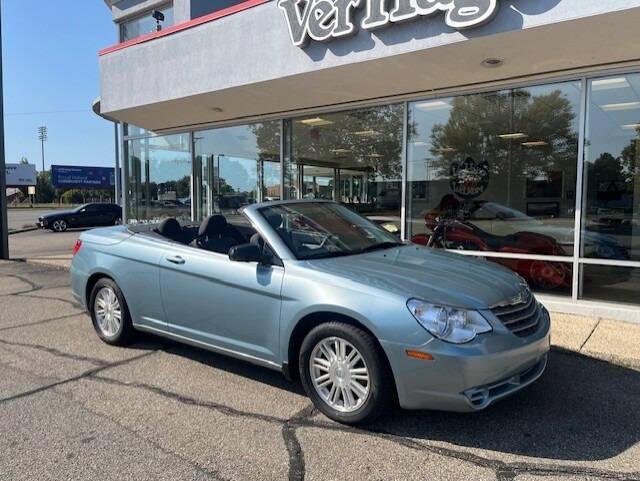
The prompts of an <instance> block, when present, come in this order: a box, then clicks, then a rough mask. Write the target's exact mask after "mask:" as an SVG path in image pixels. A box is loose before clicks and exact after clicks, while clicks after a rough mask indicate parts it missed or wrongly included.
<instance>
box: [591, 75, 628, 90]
mask: <svg viewBox="0 0 640 481" xmlns="http://www.w3.org/2000/svg"><path fill="white" fill-rule="evenodd" d="M624 87H629V81H628V80H627V79H626V77H616V78H605V79H600V80H594V81H593V82H591V88H592V89H593V90H594V91H597V90H609V89H621V88H624Z"/></svg>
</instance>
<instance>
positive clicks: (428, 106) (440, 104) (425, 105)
mask: <svg viewBox="0 0 640 481" xmlns="http://www.w3.org/2000/svg"><path fill="white" fill-rule="evenodd" d="M416 108H417V109H418V110H424V111H426V112H430V111H432V110H445V109H450V108H451V104H449V103H447V102H445V101H444V100H432V101H429V102H421V103H419V104H416Z"/></svg>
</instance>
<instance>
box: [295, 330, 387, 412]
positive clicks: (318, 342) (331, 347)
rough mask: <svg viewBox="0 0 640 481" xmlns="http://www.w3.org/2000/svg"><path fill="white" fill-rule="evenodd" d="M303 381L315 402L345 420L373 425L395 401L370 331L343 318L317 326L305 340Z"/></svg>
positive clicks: (318, 406) (379, 351) (383, 363)
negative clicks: (348, 322)
mask: <svg viewBox="0 0 640 481" xmlns="http://www.w3.org/2000/svg"><path fill="white" fill-rule="evenodd" d="M298 365H299V369H300V379H301V380H302V384H303V386H304V389H305V391H306V392H307V395H308V396H309V398H311V400H312V401H313V403H314V405H315V406H316V407H317V408H318V409H319V410H320V411H321V412H322V413H323V414H324V415H325V416H327V417H328V418H330V419H333V420H334V421H338V422H340V423H345V424H361V423H369V422H372V421H374V420H375V419H376V418H378V417H379V416H380V415H381V414H383V413H384V412H385V411H386V410H387V408H388V407H389V406H390V405H391V401H392V399H393V393H394V385H393V376H392V374H391V372H390V369H389V367H388V365H387V362H386V359H385V358H384V354H383V353H382V351H381V349H380V347H379V346H378V344H377V343H376V341H375V339H374V338H373V337H372V336H371V335H370V334H368V333H367V332H365V331H363V330H362V329H359V328H357V327H355V326H352V325H349V324H345V323H342V322H329V323H326V324H321V325H319V326H317V327H315V328H314V329H312V330H311V331H310V332H309V334H307V336H306V337H305V339H304V341H303V342H302V346H301V349H300V359H299V363H298Z"/></svg>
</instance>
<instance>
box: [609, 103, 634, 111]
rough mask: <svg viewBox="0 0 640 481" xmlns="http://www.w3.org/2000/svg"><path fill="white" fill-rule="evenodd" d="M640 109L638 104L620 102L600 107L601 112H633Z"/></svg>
mask: <svg viewBox="0 0 640 481" xmlns="http://www.w3.org/2000/svg"><path fill="white" fill-rule="evenodd" d="M638 108H640V102H622V103H619V104H605V105H603V106H602V110H606V111H607V112H610V111H616V110H635V109H638Z"/></svg>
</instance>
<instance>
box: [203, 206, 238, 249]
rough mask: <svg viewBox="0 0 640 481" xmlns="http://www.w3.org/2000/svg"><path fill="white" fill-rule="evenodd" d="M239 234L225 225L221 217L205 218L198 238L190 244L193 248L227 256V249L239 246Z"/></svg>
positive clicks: (231, 227) (225, 222) (224, 220)
mask: <svg viewBox="0 0 640 481" xmlns="http://www.w3.org/2000/svg"><path fill="white" fill-rule="evenodd" d="M242 242H243V240H242V239H241V236H240V234H238V233H237V232H235V229H234V228H233V226H230V225H229V224H228V223H227V219H225V218H224V216H222V215H212V216H210V217H207V218H206V219H205V220H204V221H203V222H202V224H200V229H199V230H198V237H197V238H196V239H195V240H194V241H193V242H192V243H191V245H192V246H193V247H199V248H200V249H206V250H208V251H212V252H219V253H220V254H227V253H228V252H229V249H231V248H232V247H234V246H237V245H239V244H241V243H242Z"/></svg>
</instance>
